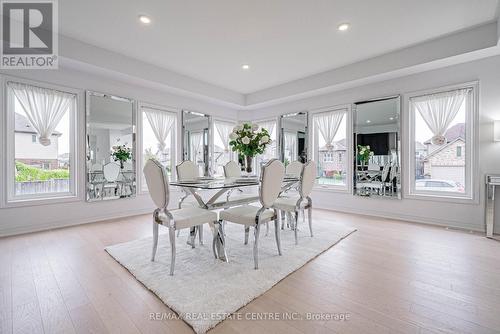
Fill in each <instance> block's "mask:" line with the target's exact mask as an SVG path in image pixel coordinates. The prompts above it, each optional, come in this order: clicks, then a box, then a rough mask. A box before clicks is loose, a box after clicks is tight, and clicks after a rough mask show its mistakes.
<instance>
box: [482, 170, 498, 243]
mask: <svg viewBox="0 0 500 334" xmlns="http://www.w3.org/2000/svg"><path fill="white" fill-rule="evenodd" d="M496 186H500V175H498V174H497V175H493V174H489V175H486V215H485V216H486V237H487V238H491V239H496V240H499V239H497V238H495V237H494V235H493V228H494V226H495V187H496Z"/></svg>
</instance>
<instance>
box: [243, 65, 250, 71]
mask: <svg viewBox="0 0 500 334" xmlns="http://www.w3.org/2000/svg"><path fill="white" fill-rule="evenodd" d="M241 69H243V70H249V69H250V65H248V64H243V65H241Z"/></svg>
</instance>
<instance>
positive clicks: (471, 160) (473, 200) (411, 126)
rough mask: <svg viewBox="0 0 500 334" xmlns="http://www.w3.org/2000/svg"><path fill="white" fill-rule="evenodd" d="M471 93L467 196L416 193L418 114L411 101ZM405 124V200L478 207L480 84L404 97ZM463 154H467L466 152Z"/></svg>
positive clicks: (466, 141) (467, 145)
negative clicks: (461, 92)
mask: <svg viewBox="0 0 500 334" xmlns="http://www.w3.org/2000/svg"><path fill="white" fill-rule="evenodd" d="M468 88H470V89H471V90H472V91H471V93H470V94H471V99H472V101H470V106H471V110H470V111H467V110H466V115H465V126H466V128H465V133H466V135H465V136H466V138H465V184H464V186H465V189H466V192H465V194H464V195H460V194H458V193H449V194H447V193H446V192H442V191H441V192H439V191H431V190H430V191H416V189H415V188H416V187H415V140H414V138H415V111H414V110H412V109H413V108H411V105H410V101H411V99H412V98H414V97H418V96H422V95H431V94H436V93H442V92H446V91H453V90H459V89H468ZM404 117H405V118H407V119H406V120H405V121H404V125H405V133H406V134H407V135H406V136H404V137H405V141H406V143H405V144H404V147H406V148H407V149H406V150H403V151H406V154H405V155H406V156H405V158H404V161H405V162H406V166H407V167H406V173H405V174H406V177H405V179H404V180H405V181H406V187H404V197H405V198H409V199H419V200H430V201H443V202H451V203H465V204H478V203H479V184H480V182H478V177H479V168H478V157H479V129H478V126H479V82H478V81H472V82H466V83H461V84H455V85H448V86H442V87H438V88H432V89H426V90H421V91H417V92H411V93H407V94H404ZM462 155H463V151H462Z"/></svg>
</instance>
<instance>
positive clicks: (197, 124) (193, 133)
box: [182, 110, 211, 176]
mask: <svg viewBox="0 0 500 334" xmlns="http://www.w3.org/2000/svg"><path fill="white" fill-rule="evenodd" d="M210 122H211V118H210V116H208V115H205V114H201V113H198V112H194V111H187V110H184V111H183V112H182V137H183V138H182V157H183V160H190V161H192V162H194V163H195V164H196V165H197V166H198V169H199V175H203V176H209V175H210V146H211V145H210V138H211V134H210Z"/></svg>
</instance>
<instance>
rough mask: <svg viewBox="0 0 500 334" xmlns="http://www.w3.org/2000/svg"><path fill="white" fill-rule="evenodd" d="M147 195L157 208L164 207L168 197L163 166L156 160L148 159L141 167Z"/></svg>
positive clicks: (166, 179) (168, 190) (166, 204)
mask: <svg viewBox="0 0 500 334" xmlns="http://www.w3.org/2000/svg"><path fill="white" fill-rule="evenodd" d="M143 173H144V177H145V178H146V184H147V185H148V190H149V196H151V199H152V200H153V202H154V203H155V205H156V206H157V207H158V208H159V209H163V208H166V207H167V206H168V202H169V199H170V189H169V186H168V178H167V174H166V171H165V167H163V166H162V164H161V163H160V162H159V161H158V160H156V159H149V160H148V161H147V162H146V164H145V165H144V169H143Z"/></svg>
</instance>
